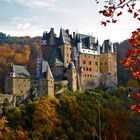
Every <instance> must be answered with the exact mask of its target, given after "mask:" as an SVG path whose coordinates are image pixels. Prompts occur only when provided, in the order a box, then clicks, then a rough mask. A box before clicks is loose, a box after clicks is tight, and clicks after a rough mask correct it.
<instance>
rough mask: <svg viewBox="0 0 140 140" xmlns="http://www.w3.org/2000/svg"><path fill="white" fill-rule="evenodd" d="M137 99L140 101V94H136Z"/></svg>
mask: <svg viewBox="0 0 140 140" xmlns="http://www.w3.org/2000/svg"><path fill="white" fill-rule="evenodd" d="M136 99H137V101H140V93H137V94H136Z"/></svg>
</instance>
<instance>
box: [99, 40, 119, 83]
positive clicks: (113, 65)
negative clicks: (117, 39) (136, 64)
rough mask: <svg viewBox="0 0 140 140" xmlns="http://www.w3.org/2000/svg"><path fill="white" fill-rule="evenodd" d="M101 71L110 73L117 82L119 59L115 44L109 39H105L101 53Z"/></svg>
mask: <svg viewBox="0 0 140 140" xmlns="http://www.w3.org/2000/svg"><path fill="white" fill-rule="evenodd" d="M100 72H101V73H104V74H105V73H108V74H110V75H111V76H112V78H113V81H114V82H115V83H117V60H116V53H115V51H114V45H113V43H111V42H110V41H109V40H105V41H104V43H103V45H102V49H101V55H100Z"/></svg>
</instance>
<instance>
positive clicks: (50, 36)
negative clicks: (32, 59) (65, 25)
mask: <svg viewBox="0 0 140 140" xmlns="http://www.w3.org/2000/svg"><path fill="white" fill-rule="evenodd" d="M56 45H57V37H56V34H55V33H54V28H51V30H50V32H49V33H47V32H44V33H43V37H42V39H41V47H42V58H43V59H44V60H46V61H48V62H49V60H50V57H51V54H52V52H53V50H54V49H55V48H56Z"/></svg>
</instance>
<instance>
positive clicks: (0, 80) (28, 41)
mask: <svg viewBox="0 0 140 140" xmlns="http://www.w3.org/2000/svg"><path fill="white" fill-rule="evenodd" d="M40 39H41V37H39V36H38V37H34V38H31V37H29V36H25V37H11V36H9V35H6V34H4V33H0V74H1V76H0V88H1V89H2V90H3V87H4V78H5V76H6V74H7V70H8V68H9V66H10V65H11V64H13V63H14V64H20V65H30V64H31V63H33V61H34V59H36V58H37V57H41V47H40Z"/></svg>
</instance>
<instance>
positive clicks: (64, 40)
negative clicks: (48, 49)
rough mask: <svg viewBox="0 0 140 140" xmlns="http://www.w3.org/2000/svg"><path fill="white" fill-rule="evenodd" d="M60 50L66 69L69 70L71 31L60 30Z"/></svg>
mask: <svg viewBox="0 0 140 140" xmlns="http://www.w3.org/2000/svg"><path fill="white" fill-rule="evenodd" d="M59 48H60V49H61V54H62V58H63V63H64V67H65V68H67V67H68V65H69V63H70V61H71V50H72V46H71V36H70V34H69V30H68V29H67V30H64V29H62V28H61V29H60V37H59Z"/></svg>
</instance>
